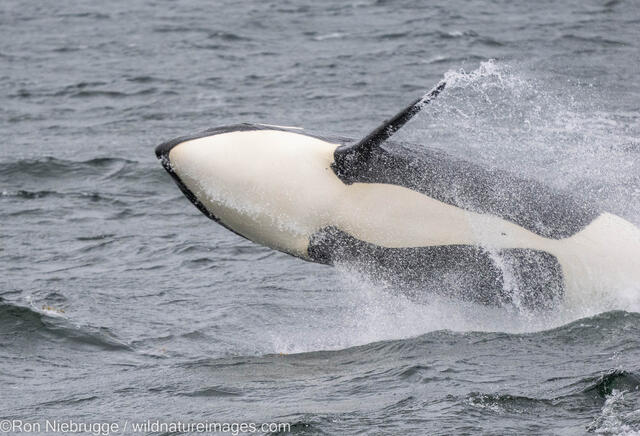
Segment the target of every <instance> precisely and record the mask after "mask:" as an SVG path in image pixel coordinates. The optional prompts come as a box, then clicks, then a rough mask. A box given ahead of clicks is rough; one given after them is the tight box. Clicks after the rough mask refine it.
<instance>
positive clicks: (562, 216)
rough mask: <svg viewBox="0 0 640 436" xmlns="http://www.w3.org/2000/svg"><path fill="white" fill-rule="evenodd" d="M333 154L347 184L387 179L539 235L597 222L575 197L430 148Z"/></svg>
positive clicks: (557, 235)
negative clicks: (361, 155)
mask: <svg viewBox="0 0 640 436" xmlns="http://www.w3.org/2000/svg"><path fill="white" fill-rule="evenodd" d="M345 148H348V146H347V145H345V146H343V147H339V148H338V149H337V150H336V153H335V163H334V164H333V169H334V172H335V173H336V175H337V176H338V177H339V178H340V179H341V180H342V181H343V182H344V183H346V184H352V183H387V184H391V185H398V186H403V187H406V188H409V189H412V190H414V191H417V192H420V193H422V194H425V195H427V196H429V197H431V198H434V199H436V200H439V201H442V202H443V203H447V204H450V205H453V206H456V207H459V208H462V209H465V210H469V211H473V212H478V213H483V214H490V215H495V216H498V217H501V218H503V219H505V220H507V221H511V222H513V223H515V224H517V225H519V226H521V227H523V228H525V229H527V230H530V231H532V232H534V233H536V234H538V235H540V236H544V237H546V238H553V239H562V238H566V237H569V236H571V235H574V234H575V233H577V232H579V231H580V230H582V229H583V228H584V227H585V226H587V225H588V224H589V223H590V222H591V221H593V220H594V219H595V218H596V217H597V216H598V215H599V214H600V211H598V210H597V209H595V208H593V207H592V206H591V205H589V204H585V203H584V202H580V201H578V200H576V198H574V197H573V196H572V195H570V194H568V193H564V192H559V191H556V190H553V189H551V188H550V187H548V186H546V185H544V184H542V183H540V182H537V181H534V180H528V179H524V178H519V177H516V176H515V175H513V174H511V173H509V172H507V171H502V170H494V169H486V168H484V167H482V166H480V165H477V164H473V163H470V162H466V161H464V160H461V159H456V158H453V157H451V156H449V155H447V154H446V153H444V152H442V151H440V150H435V149H431V148H426V147H420V150H419V152H417V151H415V150H413V149H411V148H408V147H407V146H404V145H402V144H400V143H395V142H387V143H385V144H384V145H383V146H379V147H376V148H374V149H372V150H371V153H370V155H369V156H368V158H367V159H366V160H358V159H354V158H355V157H356V156H355V155H346V157H344V156H341V151H342V150H344V149H345Z"/></svg>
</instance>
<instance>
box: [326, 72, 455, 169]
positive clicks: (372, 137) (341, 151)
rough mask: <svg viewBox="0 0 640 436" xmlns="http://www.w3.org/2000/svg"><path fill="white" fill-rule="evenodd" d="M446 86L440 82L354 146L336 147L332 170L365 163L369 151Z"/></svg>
mask: <svg viewBox="0 0 640 436" xmlns="http://www.w3.org/2000/svg"><path fill="white" fill-rule="evenodd" d="M446 84H447V83H446V82H445V81H444V80H443V81H441V82H440V83H438V85H436V86H435V87H434V88H433V89H432V90H431V91H429V92H427V93H426V94H425V95H423V96H422V97H420V98H418V99H416V100H414V101H412V102H411V104H410V105H409V106H407V107H405V108H404V109H402V110H401V111H400V112H398V113H397V114H396V115H395V116H394V117H393V118H391V119H390V120H385V122H384V123H382V124H381V125H380V126H378V127H377V128H376V129H374V130H373V131H372V132H371V133H369V134H368V135H367V136H365V137H364V138H362V139H361V140H360V141H359V142H357V143H356V144H352V145H343V146H340V147H338V148H337V149H336V151H335V153H334V158H335V163H334V170H338V171H339V169H340V168H345V166H344V165H351V164H355V163H356V162H360V163H364V162H366V161H367V159H368V158H369V156H370V154H371V150H373V149H374V148H375V147H377V146H379V145H380V144H382V143H384V142H385V141H386V140H387V139H389V138H390V137H391V136H392V135H393V134H394V133H396V132H397V131H398V130H399V129H400V128H401V127H402V126H404V125H405V124H406V123H407V122H408V121H409V120H410V119H411V118H413V117H414V115H416V114H417V113H418V112H420V110H422V108H423V107H425V106H426V105H427V104H429V103H430V102H431V100H433V99H434V98H436V97H437V96H438V94H440V92H442V90H443V89H444V87H445V86H446Z"/></svg>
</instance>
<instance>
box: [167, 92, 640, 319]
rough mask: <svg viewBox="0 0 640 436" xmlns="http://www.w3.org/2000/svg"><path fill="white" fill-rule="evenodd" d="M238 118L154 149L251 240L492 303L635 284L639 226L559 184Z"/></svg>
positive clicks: (538, 304)
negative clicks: (563, 189) (238, 121)
mask: <svg viewBox="0 0 640 436" xmlns="http://www.w3.org/2000/svg"><path fill="white" fill-rule="evenodd" d="M445 86H446V83H445V82H441V83H439V84H438V86H436V87H435V88H434V89H433V90H432V91H430V92H429V93H427V94H425V96H423V97H421V98H419V99H417V100H415V101H413V102H412V103H411V104H410V105H409V106H407V107H406V108H405V109H403V110H402V111H400V112H399V113H398V114H397V115H396V116H394V117H393V118H391V119H390V120H388V121H385V122H384V123H383V124H382V125H380V126H379V127H378V128H376V129H375V130H373V131H372V132H371V133H370V134H369V135H367V136H366V137H365V138H363V139H362V140H360V141H357V142H354V141H352V140H349V139H348V138H342V137H330V136H322V135H315V134H311V133H308V132H306V131H304V130H303V129H300V128H293V127H281V126H273V125H266V124H248V123H245V124H236V125H230V126H224V127H217V128H213V129H208V130H205V131H203V132H200V133H196V134H193V135H189V136H181V137H178V138H175V139H172V140H170V141H167V142H164V143H162V144H160V145H159V146H158V147H157V148H156V150H155V152H156V156H157V157H158V158H159V159H160V160H161V163H162V165H163V166H164V168H165V169H166V170H167V171H168V172H169V174H170V175H171V176H172V177H173V179H174V181H175V182H176V183H177V185H178V186H179V188H180V189H181V190H182V192H183V193H184V195H185V196H186V197H187V198H188V199H189V200H190V201H191V202H192V203H193V204H194V205H195V206H196V207H197V208H198V209H199V210H200V211H201V212H202V213H203V214H205V215H206V216H207V217H209V218H211V219H212V220H214V221H216V222H218V223H219V224H221V225H222V226H224V227H226V228H227V229H229V230H231V231H232V232H234V233H236V234H238V235H240V236H242V237H244V238H247V239H249V240H251V241H253V242H256V243H258V244H262V245H265V246H267V247H270V248H273V249H275V250H279V251H282V252H285V253H288V254H290V255H293V256H296V257H299V258H301V259H304V260H307V261H312V262H317V263H321V264H329V265H331V264H337V263H346V264H348V265H351V266H353V267H354V268H356V269H358V270H362V271H365V272H367V273H368V274H370V275H371V277H373V278H374V279H379V280H381V281H384V282H387V283H391V284H394V285H396V284H397V285H399V286H404V285H406V284H414V285H416V284H417V285H418V287H421V288H428V289H432V290H434V292H438V293H442V294H445V295H447V296H451V297H454V298H459V299H462V300H469V301H474V302H479V303H482V304H488V305H506V304H512V305H513V304H515V305H517V306H522V307H529V308H551V307H554V306H555V305H556V304H558V303H559V302H561V301H565V302H569V303H572V302H573V303H577V302H580V301H585V300H588V299H589V298H594V297H595V295H596V294H602V293H606V292H608V291H610V290H611V289H612V288H613V287H615V288H619V287H621V286H622V287H634V286H637V284H638V283H640V229H638V227H636V226H635V225H634V224H632V223H631V222H629V221H627V220H625V219H623V218H621V217H619V216H616V215H614V214H611V213H608V212H606V211H602V210H599V209H598V208H597V207H595V206H594V205H591V204H589V203H587V202H585V201H584V200H579V199H576V198H574V197H573V196H572V195H570V194H568V193H566V192H560V191H556V190H553V189H550V188H549V187H548V186H546V185H544V184H543V183H540V182H536V181H534V180H528V179H524V178H521V177H518V176H516V175H514V174H511V173H509V172H507V171H501V170H496V169H487V168H484V167H482V166H480V165H477V164H474V163H473V162H467V161H465V160H462V159H459V158H454V157H452V156H449V155H448V154H446V153H444V152H443V151H441V150H438V149H436V148H431V147H428V146H420V147H410V146H408V145H407V144H403V143H400V142H395V141H392V140H390V137H391V136H392V135H393V134H394V133H395V132H396V131H397V130H398V129H400V128H401V127H402V126H403V125H404V124H405V123H406V122H407V121H408V120H409V119H411V118H412V117H413V116H414V115H415V114H416V113H418V112H419V111H420V110H421V109H422V108H423V107H424V106H425V105H426V104H429V103H430V102H431V101H432V99H434V98H435V97H437V96H438V94H440V93H441V92H442V91H443V90H444V88H445Z"/></svg>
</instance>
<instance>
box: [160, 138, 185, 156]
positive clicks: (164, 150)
mask: <svg viewBox="0 0 640 436" xmlns="http://www.w3.org/2000/svg"><path fill="white" fill-rule="evenodd" d="M183 141H184V138H183V137H180V138H174V139H171V140H169V141H167V142H163V143H162V144H160V145H158V146H157V147H156V157H157V158H158V159H162V160H163V161H165V160H166V161H168V160H169V152H170V151H171V149H172V148H173V147H175V146H176V145H178V144H180V143H181V142H183Z"/></svg>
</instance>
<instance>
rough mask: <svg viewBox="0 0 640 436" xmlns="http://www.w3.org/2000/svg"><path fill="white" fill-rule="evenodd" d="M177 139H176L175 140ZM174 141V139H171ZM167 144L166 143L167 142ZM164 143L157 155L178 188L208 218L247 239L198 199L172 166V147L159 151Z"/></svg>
mask: <svg viewBox="0 0 640 436" xmlns="http://www.w3.org/2000/svg"><path fill="white" fill-rule="evenodd" d="M174 141H175V140H174ZM170 142H173V141H170ZM165 144H166V143H165ZM177 144H179V142H176V143H174V144H173V145H177ZM163 145H164V144H162V145H160V146H159V147H158V148H157V149H156V155H157V157H158V159H159V160H160V162H161V163H162V166H163V167H164V169H165V170H167V172H168V173H169V174H170V175H171V178H173V181H174V182H176V185H178V188H180V191H182V193H183V194H184V196H185V197H187V198H188V199H189V201H190V202H191V203H193V205H194V206H195V207H196V208H198V210H199V211H200V212H202V213H203V214H204V215H205V216H206V217H207V218H209V219H211V220H213V221H215V222H216V223H218V224H220V225H221V226H222V227H224V228H225V229H227V230H229V231H231V232H233V233H235V234H236V235H238V236H242V237H243V238H245V239H248V238H247V237H246V236H244V235H242V234H240V233H238V232H237V231H235V230H233V229H232V228H231V227H229V226H227V225H226V224H225V223H223V222H222V221H221V220H220V218H218V217H217V216H215V215H214V214H213V213H211V212H210V211H209V210H208V209H207V208H206V207H205V206H204V204H202V203H201V202H200V200H198V197H196V196H195V194H194V193H193V192H191V190H190V189H189V188H187V185H185V184H184V182H183V181H182V180H180V177H179V176H178V175H177V174H176V172H175V171H174V170H173V167H172V166H171V161H170V160H169V151H170V150H171V148H172V147H168V148H165V149H164V150H162V151H161V152H158V150H159V149H160V148H161V147H162V146H163Z"/></svg>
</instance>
